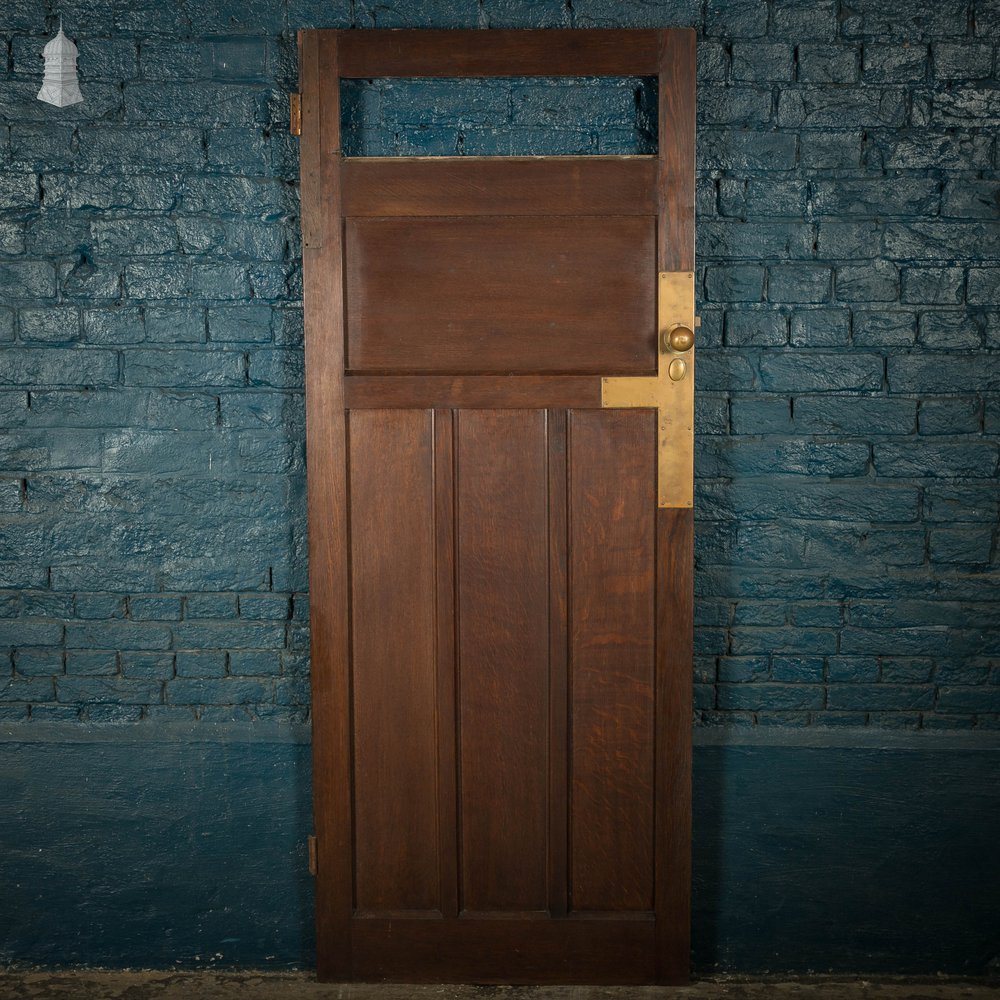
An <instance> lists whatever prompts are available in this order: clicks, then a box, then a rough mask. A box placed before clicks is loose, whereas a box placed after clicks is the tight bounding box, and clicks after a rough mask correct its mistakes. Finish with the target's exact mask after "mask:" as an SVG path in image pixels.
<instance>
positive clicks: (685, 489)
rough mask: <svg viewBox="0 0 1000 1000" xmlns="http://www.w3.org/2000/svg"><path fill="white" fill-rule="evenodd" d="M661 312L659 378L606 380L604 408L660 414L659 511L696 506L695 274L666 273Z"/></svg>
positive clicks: (603, 382) (662, 281) (661, 287)
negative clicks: (645, 410) (660, 508)
mask: <svg viewBox="0 0 1000 1000" xmlns="http://www.w3.org/2000/svg"><path fill="white" fill-rule="evenodd" d="M656 311H657V334H656V344H657V354H658V359H657V374H656V377H655V378H649V377H642V376H638V377H618V378H602V379H601V406H603V407H605V408H615V409H618V408H621V407H644V408H645V407H648V408H651V409H655V410H656V411H657V420H656V427H657V487H656V489H657V498H658V500H657V503H658V506H660V507H693V506H694V346H693V340H694V338H693V335H692V336H688V335H689V334H691V331H693V330H694V329H695V328H696V323H695V316H694V272H693V271H661V272H660V276H659V288H658V299H657V309H656ZM672 334H673V335H672ZM673 345H676V347H680V348H684V349H683V350H675V347H674V346H673ZM684 345H688V346H686V347H685V346H684Z"/></svg>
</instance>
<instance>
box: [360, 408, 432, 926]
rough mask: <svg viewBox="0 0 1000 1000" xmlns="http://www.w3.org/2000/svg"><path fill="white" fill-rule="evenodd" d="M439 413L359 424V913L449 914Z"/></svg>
mask: <svg viewBox="0 0 1000 1000" xmlns="http://www.w3.org/2000/svg"><path fill="white" fill-rule="evenodd" d="M432 435H433V429H432V425H431V413H430V411H427V410H425V411H420V410H363V411H359V412H354V413H351V414H350V420H349V424H348V437H349V444H350V514H351V519H350V524H351V637H352V648H353V656H352V689H353V721H354V741H353V742H354V781H355V844H356V847H355V850H356V852H357V861H356V865H357V867H356V893H357V906H358V908H359V909H360V910H362V911H380V912H384V911H401V910H423V911H426V910H436V909H437V908H438V907H439V905H440V898H441V895H440V876H439V868H438V803H437V772H438V762H437V738H436V729H437V710H436V695H437V679H436V677H437V674H436V663H435V652H434V634H435V606H434V578H435V572H434V570H435V539H434V465H433V436H432Z"/></svg>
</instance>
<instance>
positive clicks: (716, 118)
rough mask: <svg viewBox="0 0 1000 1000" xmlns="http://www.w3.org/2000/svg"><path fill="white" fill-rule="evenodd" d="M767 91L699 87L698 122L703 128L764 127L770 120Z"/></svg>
mask: <svg viewBox="0 0 1000 1000" xmlns="http://www.w3.org/2000/svg"><path fill="white" fill-rule="evenodd" d="M771 105H772V97H771V91H770V89H769V88H763V87H747V86H737V87H733V86H729V87H713V86H703V87H701V88H699V93H698V121H699V122H700V123H702V124H705V125H765V124H767V122H768V121H769V120H770V118H771Z"/></svg>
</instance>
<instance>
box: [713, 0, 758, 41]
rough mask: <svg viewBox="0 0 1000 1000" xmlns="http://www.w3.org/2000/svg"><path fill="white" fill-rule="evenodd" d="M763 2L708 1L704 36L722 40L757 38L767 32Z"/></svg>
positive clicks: (742, 0) (749, 0)
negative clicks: (718, 37)
mask: <svg viewBox="0 0 1000 1000" xmlns="http://www.w3.org/2000/svg"><path fill="white" fill-rule="evenodd" d="M767 13H768V11H767V3H766V2H765V0H709V2H708V4H707V5H706V8H705V34H706V35H719V36H722V37H724V38H759V37H760V36H762V35H763V34H765V32H766V31H767Z"/></svg>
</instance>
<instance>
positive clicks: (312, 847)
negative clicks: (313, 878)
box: [306, 837, 316, 875]
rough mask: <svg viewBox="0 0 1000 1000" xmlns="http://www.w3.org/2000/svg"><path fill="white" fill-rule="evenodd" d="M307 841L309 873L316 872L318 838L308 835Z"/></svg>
mask: <svg viewBox="0 0 1000 1000" xmlns="http://www.w3.org/2000/svg"><path fill="white" fill-rule="evenodd" d="M306 843H307V844H308V845H309V874H310V875H315V874H316V838H315V837H308V838H307V839H306Z"/></svg>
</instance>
